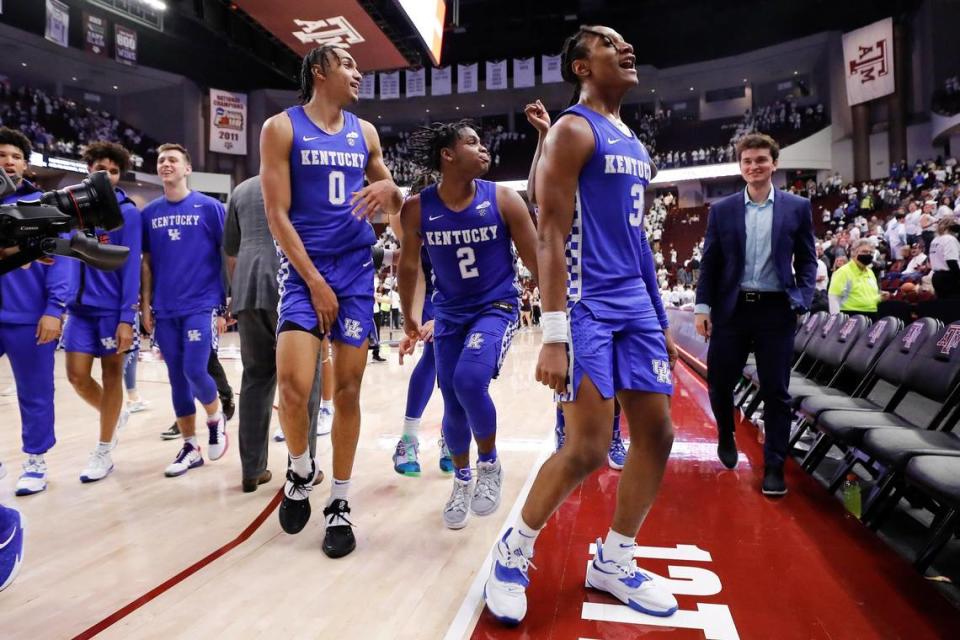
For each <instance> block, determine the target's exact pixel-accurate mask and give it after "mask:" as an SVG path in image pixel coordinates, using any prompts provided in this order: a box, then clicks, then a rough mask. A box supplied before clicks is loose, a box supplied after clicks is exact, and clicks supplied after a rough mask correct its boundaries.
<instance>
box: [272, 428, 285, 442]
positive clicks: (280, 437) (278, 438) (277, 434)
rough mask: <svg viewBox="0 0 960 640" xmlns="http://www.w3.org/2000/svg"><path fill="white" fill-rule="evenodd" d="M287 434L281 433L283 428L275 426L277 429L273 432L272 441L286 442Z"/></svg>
mask: <svg viewBox="0 0 960 640" xmlns="http://www.w3.org/2000/svg"><path fill="white" fill-rule="evenodd" d="M286 440H287V436H285V435H283V429H281V428H280V427H277V430H276V431H274V432H273V441H274V442H286Z"/></svg>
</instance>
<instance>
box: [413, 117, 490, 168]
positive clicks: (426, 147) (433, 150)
mask: <svg viewBox="0 0 960 640" xmlns="http://www.w3.org/2000/svg"><path fill="white" fill-rule="evenodd" d="M468 127H470V128H476V127H475V125H474V123H473V121H472V120H458V121H456V122H434V123H433V124H430V125H426V126H421V127H417V128H416V129H415V130H414V131H413V133H411V134H410V135H409V136H408V137H407V149H408V150H409V151H410V154H411V156H412V159H413V161H414V162H415V163H416V164H417V165H418V166H419V167H420V168H421V170H423V171H425V172H438V171H440V154H441V152H442V151H443V150H444V149H449V148H451V147H452V146H453V145H455V144H456V143H457V140H459V139H460V132H461V131H463V130H464V129H466V128H468Z"/></svg>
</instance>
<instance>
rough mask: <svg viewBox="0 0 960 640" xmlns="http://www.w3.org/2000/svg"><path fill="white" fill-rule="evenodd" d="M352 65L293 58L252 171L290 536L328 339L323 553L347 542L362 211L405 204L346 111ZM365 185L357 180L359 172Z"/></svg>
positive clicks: (360, 357) (333, 56)
mask: <svg viewBox="0 0 960 640" xmlns="http://www.w3.org/2000/svg"><path fill="white" fill-rule="evenodd" d="M361 77H362V76H361V75H360V72H359V71H358V70H357V63H356V61H355V60H354V59H353V57H352V56H351V55H350V53H349V52H348V51H347V50H346V49H343V48H340V47H336V46H332V45H325V46H322V47H317V48H316V49H313V50H312V51H311V52H310V53H308V54H307V56H306V57H305V58H304V60H303V67H302V69H301V73H300V90H301V97H302V100H303V104H302V105H299V106H296V107H292V108H290V109H287V110H286V111H285V112H283V113H280V114H277V115H275V116H273V117H271V118H269V119H268V120H267V121H266V122H265V123H264V126H263V133H262V134H261V138H260V158H261V164H260V176H261V181H262V185H263V200H264V205H265V208H266V213H267V221H268V222H269V224H270V230H271V232H272V233H273V236H274V239H275V240H276V242H277V245H278V246H279V249H280V251H281V264H280V271H279V273H278V276H277V278H278V281H279V284H280V314H279V318H278V323H277V333H278V336H277V383H278V387H279V390H280V426H281V427H282V428H283V432H284V435H285V436H286V441H287V448H288V450H289V453H290V468H289V469H288V471H287V482H286V485H285V486H284V499H283V503H282V504H281V506H280V524H281V526H282V527H283V529H284V531H286V532H287V533H297V532H299V531H300V530H301V529H303V527H304V526H305V525H306V524H307V520H308V519H309V518H310V503H309V500H308V497H309V494H310V491H311V488H312V486H313V484H314V482H315V480H316V479H317V478H318V477H320V476H319V471H318V469H317V465H316V463H315V461H314V460H312V459H311V458H310V455H309V453H308V448H307V427H308V418H307V400H308V398H309V397H310V389H311V387H312V385H313V376H314V371H315V370H316V362H317V354H318V353H319V349H320V344H321V338H323V337H324V336H326V335H330V336H331V337H332V340H333V345H334V360H333V362H334V384H335V385H336V386H335V391H334V406H335V409H336V410H335V412H334V419H333V431H332V440H333V483H332V485H333V486H332V488H331V494H330V499H329V501H328V502H327V506H326V508H325V509H324V512H323V513H324V516H325V517H326V524H327V527H326V533H325V535H324V542H323V551H324V553H326V554H327V555H328V556H330V557H332V558H338V557H341V556H344V555H346V554H348V553H350V552H351V551H353V549H354V547H355V546H356V542H355V539H354V536H353V531H352V529H351V522H350V520H349V519H348V517H347V515H348V514H349V513H350V507H349V503H348V502H347V490H348V487H349V484H350V477H351V474H352V471H353V459H354V455H355V454H356V449H357V440H358V438H359V434H360V400H359V393H360V383H361V381H362V379H363V371H364V368H365V367H366V363H367V336H368V335H369V333H370V330H371V328H372V327H373V312H372V309H373V270H374V267H373V256H372V254H371V251H370V247H371V245H373V243H374V242H375V241H376V236H375V234H374V232H373V227H371V225H370V222H369V219H370V218H372V217H373V216H374V215H375V214H377V213H382V214H387V215H390V214H395V213H397V211H399V209H400V205H401V203H402V201H403V199H402V196H401V194H400V190H399V189H398V188H397V186H396V185H395V184H394V183H393V180H392V179H391V178H390V171H389V170H388V169H387V167H386V165H385V164H384V162H383V154H382V152H381V149H380V138H379V136H378V135H377V131H376V129H375V128H374V127H373V125H371V124H370V123H369V122H365V121H363V120H360V119H359V118H357V117H356V116H355V115H353V114H352V113H349V112H347V111H345V110H344V107H346V106H347V105H350V104H352V103H353V102H356V100H357V98H358V94H359V89H360V80H361ZM365 179H366V180H367V181H368V182H369V184H368V185H367V186H364V180H365Z"/></svg>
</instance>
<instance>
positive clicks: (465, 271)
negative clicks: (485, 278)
mask: <svg viewBox="0 0 960 640" xmlns="http://www.w3.org/2000/svg"><path fill="white" fill-rule="evenodd" d="M457 259H458V260H459V261H460V277H461V278H463V279H464V280H466V279H467V278H476V277H477V276H479V275H480V272H479V271H478V270H477V268H476V267H475V266H473V263H475V262H476V261H477V256H476V254H475V253H474V252H473V247H460V248H459V249H457Z"/></svg>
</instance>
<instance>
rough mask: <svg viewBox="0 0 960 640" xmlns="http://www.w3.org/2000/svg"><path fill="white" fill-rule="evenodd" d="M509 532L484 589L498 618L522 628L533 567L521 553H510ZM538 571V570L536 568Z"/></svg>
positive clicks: (499, 546) (496, 550) (495, 555)
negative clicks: (528, 575)
mask: <svg viewBox="0 0 960 640" xmlns="http://www.w3.org/2000/svg"><path fill="white" fill-rule="evenodd" d="M511 531H513V529H507V532H506V533H505V534H503V537H502V538H501V539H500V542H498V543H497V546H496V547H494V549H493V564H492V565H491V567H490V577H488V578H487V583H486V584H485V585H484V587H483V599H484V602H486V605H487V609H489V610H490V613H491V615H493V617H494V618H496V619H497V620H499V621H500V622H502V623H503V624H506V625H511V626H514V625H518V624H520V623H521V622H523V618H524V616H526V615H527V587H528V586H529V585H530V578H529V577H527V570H528V568H529V567H533V563H532V562H530V558H528V557H527V556H525V555H523V551H522V550H521V549H510V546H509V545H508V544H507V536H509V535H510V532H511ZM534 569H536V567H534Z"/></svg>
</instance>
